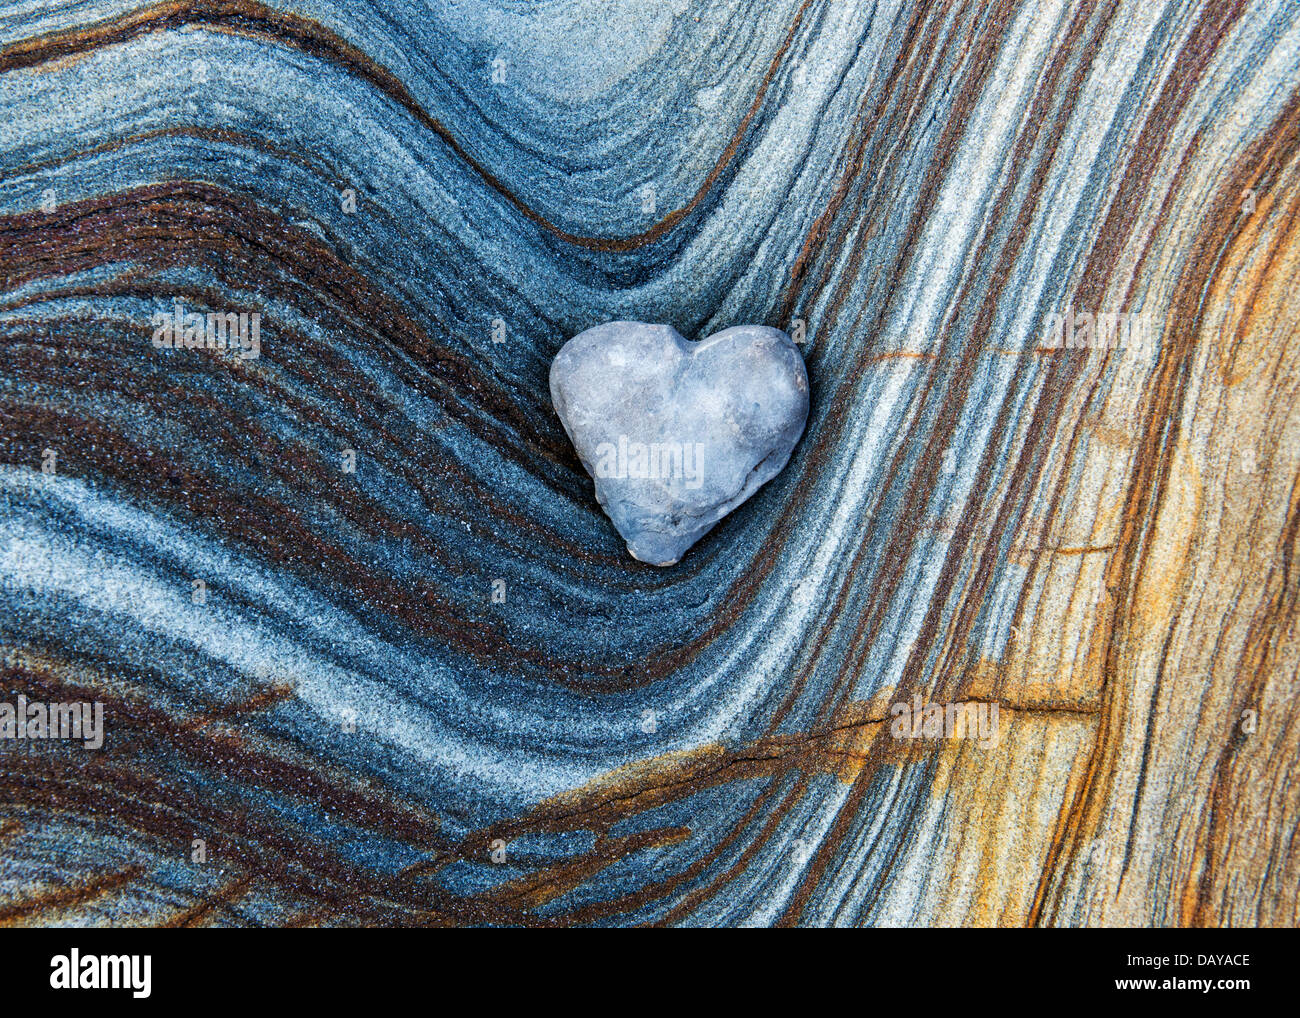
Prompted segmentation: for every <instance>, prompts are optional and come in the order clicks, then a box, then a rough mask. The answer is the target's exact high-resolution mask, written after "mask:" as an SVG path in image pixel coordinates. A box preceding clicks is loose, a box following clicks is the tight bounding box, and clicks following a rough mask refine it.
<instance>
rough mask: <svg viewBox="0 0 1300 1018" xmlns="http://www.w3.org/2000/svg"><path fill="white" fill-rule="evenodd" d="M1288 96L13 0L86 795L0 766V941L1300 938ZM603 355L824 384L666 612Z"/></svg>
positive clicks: (783, 25)
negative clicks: (779, 352)
mask: <svg viewBox="0 0 1300 1018" xmlns="http://www.w3.org/2000/svg"><path fill="white" fill-rule="evenodd" d="M1298 82H1300V5H1298V4H1297V3H1295V2H1294V0H1264V2H1256V3H1233V2H1218V0H1215V2H1192V0H1188V2H1171V3H1167V4H1162V3H1149V2H1138V0H1120V2H1108V0H1099V2H1096V3H1091V2H1089V3H1064V2H1053V0H1024V2H1015V0H1002V2H992V3H959V2H954V3H944V2H933V3H926V2H915V3H912V2H907V3H904V2H897V3H887V2H880V3H876V2H870V0H844V2H832V0H776V2H772V3H753V2H748V0H693V2H692V0H673V2H669V3H654V4H651V3H641V2H637V0H549V2H545V3H535V4H522V3H507V2H501V3H498V4H487V3H481V2H465V3H453V2H450V0H427V2H411V3H407V4H402V5H393V4H382V3H375V2H367V0H313V2H312V3H302V2H287V0H273V2H268V3H263V2H256V0H190V2H187V0H163V2H157V3H151V4H145V5H141V4H140V3H139V2H138V0H8V2H7V3H5V4H3V5H2V6H0V108H3V110H4V111H5V116H4V118H3V120H2V122H0V438H2V440H3V443H2V444H3V448H2V449H0V461H2V462H3V464H4V465H3V466H2V467H0V506H3V513H2V514H0V577H2V578H3V585H2V586H0V606H2V608H0V626H2V631H0V642H2V644H3V667H4V673H3V674H4V698H7V699H9V700H12V699H13V698H14V697H16V696H18V695H20V694H21V695H24V696H27V697H28V698H29V699H32V700H39V701H48V702H67V701H91V700H94V701H99V702H101V703H103V704H104V705H105V744H104V747H103V748H102V749H101V750H97V751H95V750H86V749H84V748H82V747H81V746H80V745H79V744H70V743H67V742H56V741H48V742H30V741H29V742H18V741H10V742H7V743H6V744H0V922H3V923H9V924H107V923H114V924H148V925H158V924H161V925H198V924H217V925H281V924H326V925H329V924H345V925H350V924H403V925H406V924H502V925H508V924H520V925H552V924H558V925H571V924H595V925H634V924H668V925H777V924H785V925H904V924H916V925H934V924H945V925H948V924H1004V925H1102V924H1107V925H1177V924H1193V925H1220V924H1225V925H1226V924H1231V925H1254V924H1262V925H1291V924H1294V923H1295V922H1296V921H1297V919H1298V918H1300V916H1297V896H1298V894H1297V892H1298V891H1300V865H1298V863H1297V860H1300V852H1298V851H1297V850H1296V845H1295V837H1296V829H1297V820H1298V819H1300V785H1297V784H1296V783H1295V782H1294V781H1293V780H1292V779H1293V778H1294V777H1295V770H1296V765H1297V748H1298V747H1300V719H1298V718H1297V707H1296V704H1297V702H1298V701H1297V698H1296V693H1297V691H1300V678H1298V677H1297V667H1298V665H1300V645H1298V644H1297V638H1298V634H1297V628H1296V618H1297V611H1296V609H1297V603H1296V602H1297V594H1298V593H1300V587H1298V585H1300V577H1298V575H1297V571H1296V568H1295V562H1294V554H1295V552H1296V542H1297V527H1298V526H1300V493H1298V489H1297V478H1298V477H1300V434H1298V429H1300V416H1298V415H1297V410H1296V408H1297V407H1298V406H1300V344H1297V342H1296V333H1297V327H1298V325H1300V289H1297V288H1296V286H1295V281H1296V279H1297V278H1300V216H1298V215H1297V207H1298V206H1300V89H1298V85H1297V83H1298ZM178 298H179V299H180V300H182V301H184V302H185V304H186V305H187V306H188V307H189V308H191V309H193V310H196V311H198V312H200V313H207V312H209V311H213V312H225V311H234V312H244V313H249V314H252V313H256V314H258V315H260V323H261V324H260V354H259V356H258V357H256V358H241V357H237V356H232V355H231V353H230V352H229V351H224V352H223V351H219V350H209V349H188V348H183V347H182V348H181V349H159V348H157V347H156V346H155V345H154V343H153V341H152V339H153V335H154V326H153V323H152V316H154V315H155V314H166V313H170V312H171V310H172V308H173V302H174V300H176V299H178ZM1066 308H1070V309H1087V310H1090V311H1092V312H1095V313H1106V314H1111V313H1123V314H1134V315H1140V316H1141V320H1142V321H1143V322H1145V323H1146V336H1145V339H1146V341H1145V342H1142V343H1133V344H1129V345H1125V346H1123V347H1122V348H1119V347H1109V346H1107V345H1105V344H1103V343H1096V344H1092V345H1089V346H1087V347H1085V348H1072V347H1071V348H1061V347H1056V346H1053V345H1052V344H1051V343H1050V342H1045V340H1044V337H1045V330H1047V328H1048V324H1049V323H1050V322H1051V321H1052V318H1051V316H1052V315H1054V314H1060V313H1062V312H1063V310H1064V309H1066ZM611 319H632V320H640V321H651V322H668V323H671V324H673V325H674V326H676V327H677V328H678V329H679V330H680V331H681V332H682V333H683V334H684V335H687V336H688V337H692V338H699V337H702V336H705V335H708V334H710V333H712V332H714V331H717V330H718V329H721V328H725V327H728V326H731V325H734V324H737V323H745V322H753V323H762V324H767V325H771V326H776V327H779V328H782V329H786V330H788V331H791V332H792V333H793V334H795V336H796V338H797V339H800V340H801V341H802V349H803V351H804V354H805V359H806V361H807V365H808V372H809V377H810V380H811V385H812V410H811V415H810V418H809V423H808V428H807V431H806V432H805V435H804V438H803V440H802V442H801V443H800V445H799V446H798V448H797V449H796V451H795V455H794V458H793V459H792V461H791V463H790V465H789V466H788V467H787V468H786V470H785V471H784V472H783V473H782V474H781V475H780V476H778V477H777V478H776V479H775V480H773V481H772V482H770V483H769V484H768V485H767V486H765V487H764V488H763V489H762V490H761V491H760V492H759V493H758V494H757V495H756V496H755V497H754V498H752V499H751V500H750V501H749V502H747V503H746V504H745V505H744V506H742V507H741V508H740V509H739V510H737V511H736V512H735V513H733V514H732V515H731V516H730V517H728V518H727V519H726V520H724V521H723V523H722V524H720V525H719V526H718V527H717V528H716V529H715V530H714V531H713V532H712V533H711V534H709V535H708V537H706V538H705V539H704V540H703V541H701V542H700V544H698V545H697V546H696V547H695V548H694V549H692V550H691V552H690V553H688V555H687V556H686V557H685V558H684V559H683V560H682V562H681V563H680V564H678V565H677V566H674V567H672V568H670V569H665V570H656V569H653V568H651V567H647V566H642V565H640V564H638V563H636V562H634V561H632V560H631V559H630V558H628V557H627V556H626V555H625V554H624V552H623V548H622V542H621V541H620V540H619V538H618V536H617V535H616V534H615V533H614V531H613V529H612V528H611V527H610V526H609V524H608V521H607V520H606V519H605V518H604V516H603V515H602V514H601V512H600V510H599V508H598V506H597V505H596V503H595V500H594V498H593V495H592V491H591V484H590V480H589V479H588V478H587V476H586V475H585V473H584V472H583V470H582V468H581V466H580V465H579V463H578V462H577V459H576V457H575V456H574V454H573V452H572V449H571V448H570V447H569V445H568V443H567V441H566V439H565V437H564V434H563V431H562V429H561V427H560V424H559V421H558V420H557V419H556V417H555V415H554V413H553V411H552V409H551V407H550V402H549V398H548V394H547V386H546V377H547V370H548V367H549V363H550V360H551V358H552V357H553V356H554V354H555V352H556V351H557V350H558V349H559V347H560V345H561V344H562V343H563V342H564V341H565V340H566V339H567V338H569V337H570V336H572V335H574V334H575V333H577V332H579V331H581V330H583V329H585V328H588V327H590V326H592V325H595V324H598V323H600V322H603V321H607V320H611ZM349 451H350V455H349ZM51 453H52V454H53V456H52V457H51V455H50V454H51ZM350 460H354V464H353V463H351V462H350ZM352 465H354V469H352V470H349V469H347V467H349V466H352ZM196 580H197V581H201V583H202V587H201V588H196V586H195V581H196ZM915 698H919V699H915ZM921 701H924V702H932V703H966V702H976V703H982V704H996V705H997V706H998V708H999V725H998V732H997V740H996V745H981V744H980V743H977V742H976V741H973V740H970V739H941V740H926V739H919V740H918V739H900V738H898V737H896V733H895V732H894V726H893V724H892V720H891V719H892V711H891V707H892V705H894V704H897V703H899V702H921ZM196 842H197V843H198V844H197V846H196ZM200 849H201V851H200Z"/></svg>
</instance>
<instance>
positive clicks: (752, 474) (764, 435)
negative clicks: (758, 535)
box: [551, 322, 808, 566]
mask: <svg viewBox="0 0 1300 1018" xmlns="http://www.w3.org/2000/svg"><path fill="white" fill-rule="evenodd" d="M551 402H552V403H554V404H555V410H556V412H557V413H558V414H559V415H560V420H561V421H562V422H563V424H564V430H565V431H567V432H568V434H569V438H570V439H571V440H572V442H573V447H574V448H575V449H576V450H577V452H578V458H579V459H580V460H582V465H583V466H584V467H586V468H587V473H589V474H591V476H592V477H593V478H594V480H595V482H596V501H598V502H599V503H600V505H601V508H602V509H604V510H605V513H606V514H607V515H608V516H609V518H610V519H611V520H613V521H614V526H615V527H616V528H618V532H619V533H620V534H621V535H622V536H623V539H624V540H625V541H627V550H628V551H629V552H630V553H631V555H632V557H633V558H635V559H639V560H640V561H642V562H648V563H650V564H651V565H656V566H670V565H672V564H673V563H674V562H676V561H677V560H678V559H680V558H681V557H682V554H683V553H684V552H685V551H686V549H687V548H689V547H690V546H691V545H693V544H694V543H695V542H696V541H698V540H699V539H700V538H701V537H703V536H704V535H705V534H707V533H708V532H709V531H710V530H711V529H712V528H713V526H714V524H716V523H717V522H718V521H719V520H720V519H722V517H724V516H726V515H727V513H729V512H731V510H733V509H735V508H736V506H738V505H740V503H742V502H743V501H745V499H747V498H749V496H750V495H752V494H754V492H755V491H757V490H758V489H759V488H760V487H761V486H762V485H763V484H765V483H767V482H768V481H770V480H771V479H772V478H773V477H775V476H776V475H777V474H778V473H780V472H781V468H782V467H784V466H785V464H786V462H787V461H788V460H789V459H790V452H791V450H793V449H794V446H795V443H796V442H798V441H799V436H800V435H801V434H802V433H803V428H804V424H805V423H806V422H807V420H808V375H807V373H806V372H805V371H804V366H803V358H802V357H801V356H800V355H799V350H798V348H797V347H796V346H795V345H794V343H793V342H792V341H791V339H790V337H789V336H787V335H786V334H785V333H784V332H782V331H781V330H780V329H770V328H767V327H766V326H762V325H738V326H736V327H735V328H731V329H724V330H722V331H721V332H717V333H714V334H713V335H712V336H710V337H709V338H708V339H703V340H700V342H698V343H691V342H688V341H687V340H686V339H685V338H683V337H682V335H681V334H680V333H678V332H677V330H676V329H674V328H672V327H671V326H668V325H646V324H644V323H642V322H607V323H606V324H604V325H597V326H596V327H595V328H592V329H588V330H587V331H586V332H583V333H579V334H578V335H577V336H574V337H573V338H572V339H571V340H569V341H568V342H567V343H565V344H564V346H563V347H561V348H560V352H559V353H558V354H556V355H555V361H554V362H553V363H552V364H551Z"/></svg>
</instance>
